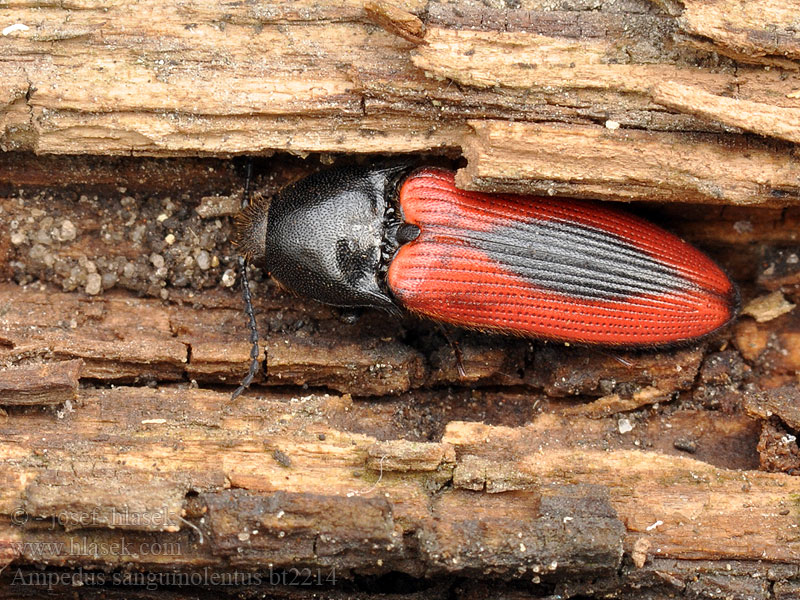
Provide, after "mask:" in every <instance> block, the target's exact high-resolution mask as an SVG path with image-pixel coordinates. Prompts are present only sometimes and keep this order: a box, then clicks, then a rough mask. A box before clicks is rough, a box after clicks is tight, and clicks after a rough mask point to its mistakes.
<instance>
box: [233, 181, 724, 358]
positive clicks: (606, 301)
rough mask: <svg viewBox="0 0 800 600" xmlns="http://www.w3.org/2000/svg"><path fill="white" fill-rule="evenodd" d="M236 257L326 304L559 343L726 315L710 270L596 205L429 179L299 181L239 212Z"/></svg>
mask: <svg viewBox="0 0 800 600" xmlns="http://www.w3.org/2000/svg"><path fill="white" fill-rule="evenodd" d="M238 246H239V248H240V251H241V252H242V254H243V255H244V256H245V258H247V259H248V260H250V261H253V262H255V263H256V264H260V265H261V266H263V267H264V268H265V269H266V270H267V271H268V272H269V274H270V275H271V276H272V277H273V278H274V279H276V280H277V281H278V282H279V283H280V284H281V285H282V286H283V287H285V288H287V289H289V290H292V291H294V292H296V293H298V294H301V295H305V296H308V297H310V298H313V299H314V300H317V301H319V302H323V303H325V304H330V305H335V306H341V307H374V308H380V309H383V310H386V311H389V312H394V313H397V312H401V311H410V312H412V313H415V314H417V315H420V316H423V317H427V318H430V319H433V320H436V321H440V322H445V323H450V324H453V325H457V326H460V327H467V328H472V329H478V330H483V331H490V332H500V333H506V334H515V335H522V336H528V337H533V338H540V339H549V340H558V341H565V342H580V343H587V344H596V345H602V346H616V347H626V348H639V347H654V346H666V345H674V344H679V343H684V342H690V341H694V340H697V339H700V338H702V337H705V336H707V335H709V334H711V333H713V332H715V331H717V330H718V329H720V328H721V327H723V326H725V325H726V324H727V323H729V322H730V321H731V320H732V319H733V318H734V317H735V315H736V313H737V310H738V304H739V295H738V291H737V289H736V286H735V285H734V284H733V283H732V282H731V280H730V279H729V278H728V276H727V275H726V274H725V273H724V272H723V270H722V269H721V268H720V267H718V266H717V265H716V264H715V263H714V262H713V261H712V260H711V259H710V258H709V257H707V256H706V255H705V254H703V253H702V252H700V251H699V250H697V249H696V248H694V247H693V246H691V245H689V244H688V243H686V242H684V241H683V240H682V239H680V238H679V237H677V236H675V235H673V234H671V233H669V232H667V231H665V230H663V229H661V228H660V227H658V226H656V225H654V224H652V223H650V222H648V221H646V220H644V219H641V218H639V217H636V216H633V215H630V214H627V213H625V212H623V211H621V210H618V209H616V208H613V207H612V206H610V205H608V204H607V203H602V202H591V201H584V200H573V199H559V198H542V197H536V196H526V195H514V194H489V193H482V192H472V191H465V190H461V189H459V188H457V187H456V185H455V180H454V173H453V172H451V171H448V170H445V169H441V168H434V167H422V168H416V169H410V168H409V167H408V166H407V165H400V166H377V167H339V168H333V169H330V170H327V171H321V172H318V173H315V174H312V175H309V176H308V177H306V178H305V179H301V180H300V181H297V182H295V183H293V184H291V185H289V186H287V187H286V188H284V189H283V190H282V191H281V192H280V193H279V194H278V195H277V196H275V197H274V198H273V199H272V201H271V202H270V203H265V202H259V203H255V204H253V205H251V206H249V207H248V208H247V209H246V210H245V211H244V212H243V213H242V215H241V218H240V221H239V236H238Z"/></svg>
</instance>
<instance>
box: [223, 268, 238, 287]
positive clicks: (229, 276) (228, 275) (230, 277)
mask: <svg viewBox="0 0 800 600" xmlns="http://www.w3.org/2000/svg"><path fill="white" fill-rule="evenodd" d="M234 283H236V273H234V272H233V269H228V270H227V271H225V272H224V273H223V274H222V287H232V286H233V284H234Z"/></svg>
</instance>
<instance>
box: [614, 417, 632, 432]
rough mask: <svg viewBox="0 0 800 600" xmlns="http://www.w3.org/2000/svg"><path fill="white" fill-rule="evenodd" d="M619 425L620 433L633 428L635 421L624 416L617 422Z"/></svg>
mask: <svg viewBox="0 0 800 600" xmlns="http://www.w3.org/2000/svg"><path fill="white" fill-rule="evenodd" d="M617 427H619V432H620V433H628V432H629V431H632V430H633V423H631V422H630V420H629V419H625V418H622V419H620V420H619V421H618V422H617Z"/></svg>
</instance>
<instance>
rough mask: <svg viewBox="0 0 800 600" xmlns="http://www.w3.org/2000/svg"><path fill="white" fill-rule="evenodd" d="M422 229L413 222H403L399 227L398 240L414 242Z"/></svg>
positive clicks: (403, 242) (405, 242) (402, 242)
mask: <svg viewBox="0 0 800 600" xmlns="http://www.w3.org/2000/svg"><path fill="white" fill-rule="evenodd" d="M419 234H420V229H419V227H417V226H416V225H413V224H411V223H403V224H402V225H400V227H398V228H397V241H398V242H400V243H401V244H407V243H408V242H413V241H414V240H415V239H417V238H418V237H419Z"/></svg>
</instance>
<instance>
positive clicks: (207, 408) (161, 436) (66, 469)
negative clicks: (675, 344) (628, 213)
mask: <svg viewBox="0 0 800 600" xmlns="http://www.w3.org/2000/svg"><path fill="white" fill-rule="evenodd" d="M488 4H491V6H487V5H488ZM502 4H503V3H467V2H462V3H455V4H453V3H443V2H437V1H430V2H422V1H421V0H414V1H412V2H405V3H395V2H390V1H388V0H369V1H368V2H362V1H360V0H336V1H334V2H325V3H318V2H311V1H310V0H298V1H294V2H284V1H277V2H272V3H239V4H237V3H224V4H223V3H220V2H216V1H210V2H180V3H170V2H166V3H165V2H157V1H156V0H144V2H139V3H136V4H133V3H125V2H116V3H111V4H109V3H96V2H94V1H92V0H71V1H70V2H61V3H52V2H50V3H41V2H36V1H30V0H16V1H15V2H13V3H5V4H2V6H0V32H3V31H5V33H2V34H0V54H1V55H2V56H3V60H2V61H0V80H2V81H3V82H4V83H5V85H4V86H1V89H0V148H2V149H3V150H5V151H8V152H4V153H2V154H0V366H2V369H3V370H2V371H0V388H1V389H0V405H2V407H3V408H2V409H0V581H2V582H3V583H10V584H11V585H9V586H6V587H2V586H0V599H2V598H6V597H8V598H17V597H38V596H39V595H40V594H41V593H42V592H44V591H45V590H47V593H48V594H50V595H51V596H53V597H56V598H62V597H63V598H67V597H69V598H72V597H74V595H75V593H76V589H78V588H77V585H78V584H82V585H81V587H80V590H79V594H80V595H83V596H86V597H94V596H97V597H99V596H103V597H115V596H119V597H125V598H128V597H131V598H148V599H152V598H153V597H154V596H157V597H161V598H168V597H170V596H171V595H174V596H175V597H176V598H177V597H185V595H186V593H188V594H190V595H198V594H199V595H209V593H211V595H214V594H215V593H217V592H219V591H220V590H226V591H227V590H230V593H231V594H235V595H238V596H245V595H248V596H249V595H255V594H258V595H262V596H263V595H268V596H275V595H277V596H281V597H285V598H289V599H294V598H298V599H299V598H309V597H310V596H312V595H313V596H314V597H318V596H325V597H330V598H337V599H339V598H341V599H344V598H349V597H354V596H358V597H367V598H369V597H374V598H380V597H386V596H387V595H389V594H391V595H392V597H395V598H409V599H411V598H413V599H414V600H427V599H431V600H433V599H437V600H438V599H440V598H472V597H475V598H478V597H481V598H483V597H501V596H502V597H509V598H520V599H523V598H525V599H531V600H534V599H543V598H555V597H562V598H569V597H582V598H605V597H616V598H622V599H631V600H633V599H639V598H666V597H676V596H681V595H682V596H686V597H723V596H724V597H731V598H757V599H764V600H778V599H780V600H784V599H788V598H793V597H796V596H797V595H798V590H800V570H798V569H799V565H800V558H798V557H799V556H800V546H798V537H797V535H796V529H797V519H798V512H797V501H796V500H797V497H798V494H799V493H800V489H798V488H799V487H800V484H798V479H797V476H796V474H797V473H800V450H798V445H797V440H796V435H797V428H798V415H797V410H796V406H797V402H798V397H797V389H798V388H797V386H798V379H797V373H798V372H800V312H798V308H797V305H798V303H800V261H798V259H797V257H798V252H800V248H798V244H800V239H799V238H798V236H800V189H799V188H800V163H799V162H798V153H797V147H796V143H797V142H798V137H797V129H798V118H800V117H799V115H800V69H798V66H800V55H798V51H797V48H798V34H797V31H796V20H797V15H798V14H800V6H798V5H797V2H796V1H795V0H791V1H787V0H780V1H779V0H753V1H751V2H747V3H741V2H734V1H733V0H731V1H729V0H718V1H717V2H704V1H701V0H697V1H695V0H682V1H678V0H657V1H654V2H650V1H649V0H619V1H617V2H613V3H600V4H599V5H596V3H589V4H586V3H583V2H562V3H560V4H559V6H558V10H550V9H551V8H552V3H549V2H539V1H538V0H525V1H523V2H518V3H514V2H507V3H505V4H506V5H508V6H512V5H518V6H517V7H516V8H498V7H500V6H501V5H502ZM15 24H20V25H25V26H26V27H27V29H26V28H25V27H13V25H15ZM9 25H11V26H12V28H11V29H10V30H7V29H6V27H7V26H9ZM309 153H319V154H318V155H317V154H312V155H309ZM338 153H346V154H348V155H352V154H356V155H358V156H342V155H339V154H338ZM398 153H423V154H422V155H420V156H419V158H420V160H425V161H429V160H430V161H434V162H438V163H440V164H445V165H448V166H461V167H462V168H461V170H460V171H459V174H458V181H459V184H460V185H462V186H464V187H466V188H469V189H477V190H485V191H505V192H522V193H536V194H543V195H551V194H557V195H566V196H572V197H591V198H599V199H602V200H622V201H638V202H642V204H640V205H639V206H636V207H632V209H633V210H634V211H636V212H640V213H642V214H645V215H646V216H649V217H650V218H651V219H654V220H656V221H658V222H659V223H662V224H663V225H664V226H666V227H668V228H670V229H673V230H675V231H676V232H678V233H679V234H680V235H682V236H683V237H685V238H686V239H687V240H689V241H691V242H692V243H695V244H698V245H700V246H701V247H702V248H703V249H705V250H706V251H708V252H709V253H710V254H711V255H712V256H713V257H714V258H715V259H716V260H718V261H719V262H720V263H721V264H722V265H723V266H724V268H725V269H726V270H727V271H728V272H729V273H731V275H732V277H733V278H734V279H735V280H736V281H737V282H738V283H739V284H740V286H741V289H742V295H743V299H744V300H745V301H750V300H752V299H753V298H758V297H761V296H763V295H764V294H765V293H766V292H767V291H769V292H774V293H775V294H776V295H775V296H774V298H779V297H780V298H783V299H785V300H783V301H781V302H780V303H779V309H775V310H763V309H756V310H755V313H753V314H756V316H758V317H759V320H760V322H757V321H756V320H755V319H754V318H752V317H751V316H742V317H741V318H740V319H739V320H738V321H737V323H736V324H735V325H734V326H733V327H732V328H730V329H729V330H727V331H724V332H722V333H721V334H720V335H719V336H717V337H715V338H712V339H709V340H706V341H705V342H703V343H701V344H696V345H693V346H689V347H684V348H671V349H664V350H660V351H653V350H650V351H640V352H621V351H613V352H611V351H606V350H598V349H589V348H576V347H564V346H560V345H557V344H543V343H539V342H535V341H530V340H522V339H508V338H500V337H490V336H484V335H481V334H478V333H474V332H458V331H455V332H450V333H449V335H450V336H452V337H454V338H455V339H456V341H457V342H458V344H459V346H460V349H461V351H462V353H463V356H464V358H463V363H464V365H463V366H464V368H465V370H466V376H465V377H462V376H460V375H459V373H458V369H457V365H456V361H455V356H454V353H453V351H452V349H451V348H450V346H449V345H448V343H447V341H446V339H445V337H444V336H443V335H442V334H441V333H440V332H439V331H438V330H437V329H436V327H435V326H433V325H431V324H429V323H424V322H420V321H418V320H415V319H413V318H410V317H409V318H404V319H399V320H395V319H388V318H387V317H386V316H385V315H382V314H372V313H368V314H365V315H364V316H362V318H361V319H360V320H359V322H358V323H356V324H355V325H348V324H344V323H343V322H342V321H341V319H340V315H339V314H338V313H337V312H336V311H335V310H333V309H330V308H327V307H322V306H319V305H316V304H314V303H312V302H310V301H307V300H303V299H298V298H295V297H293V296H291V295H289V294H287V293H286V292H283V291H281V290H280V289H278V288H277V287H276V286H275V285H274V284H273V283H271V282H269V280H268V279H267V278H266V277H265V276H264V274H263V273H261V272H260V271H259V270H258V269H253V270H252V271H251V278H252V280H253V290H254V297H255V308H256V313H257V321H258V325H259V330H260V332H261V335H262V356H261V360H262V366H266V367H267V376H265V373H264V371H263V369H262V371H261V372H260V373H259V375H258V377H257V378H256V381H255V384H254V386H253V388H252V389H251V390H249V391H248V392H246V393H245V394H244V396H242V397H240V398H239V399H237V400H236V401H235V402H231V401H230V393H231V392H232V390H233V389H234V387H235V385H237V384H238V382H239V380H240V378H241V377H242V375H243V374H244V373H245V372H246V370H247V366H248V362H249V350H250V348H249V343H248V342H247V336H248V331H247V326H246V321H245V318H244V315H243V314H242V311H241V301H240V298H239V295H238V289H237V288H238V286H237V285H236V279H237V277H238V276H239V274H238V267H237V259H236V252H235V249H234V248H233V247H232V246H231V244H230V238H231V236H232V224H231V216H232V215H233V213H234V212H235V211H236V210H237V207H238V206H239V204H240V202H241V198H242V187H243V169H242V168H241V166H242V161H238V160H229V157H231V156H233V155H237V154H247V155H251V156H256V157H257V158H256V161H255V174H256V178H255V181H254V186H253V187H254V189H255V191H256V193H257V194H263V195H266V196H269V195H271V194H273V193H274V192H275V191H276V190H278V189H280V188H281V187H282V186H283V185H285V184H286V183H287V182H289V181H292V180H294V179H296V178H297V177H299V176H302V175H304V174H307V173H309V172H311V171H313V170H314V169H316V168H319V167H321V166H323V165H328V164H332V163H335V164H352V163H354V162H358V161H359V160H361V158H362V156H363V158H364V159H365V160H372V159H374V158H376V156H375V155H381V156H385V155H387V154H388V155H396V154H398ZM415 156H416V154H415ZM462 156H463V157H464V158H466V159H467V162H466V165H464V164H463V163H461V164H459V163H458V160H459V158H461V157H462ZM701 205H702V206H701ZM792 305H794V307H793V308H790V307H791V306H792ZM771 306H773V307H775V306H778V304H776V303H773V304H772V305H771ZM752 312H753V311H751V313H752ZM293 569H294V570H293ZM300 569H305V570H304V571H300ZM189 576H196V577H197V578H195V579H188V577H189ZM181 577H183V578H184V579H180V578H181ZM298 578H300V579H301V580H303V581H306V582H307V585H303V586H301V585H299V584H298ZM151 583H155V585H156V587H159V590H158V591H157V592H155V591H152V590H151V589H148V585H149V584H151ZM179 584H180V585H179ZM123 585H124V586H125V587H122V586H123ZM309 588H310V589H309Z"/></svg>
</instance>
